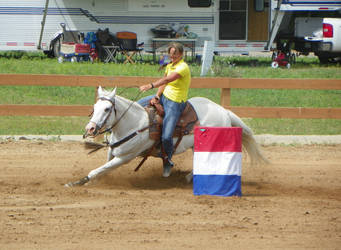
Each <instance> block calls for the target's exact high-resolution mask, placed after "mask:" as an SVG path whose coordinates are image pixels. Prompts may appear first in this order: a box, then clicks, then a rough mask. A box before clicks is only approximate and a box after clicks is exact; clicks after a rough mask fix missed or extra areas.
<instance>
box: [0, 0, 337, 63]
mask: <svg viewBox="0 0 341 250" xmlns="http://www.w3.org/2000/svg"><path fill="white" fill-rule="evenodd" d="M340 10H341V1H336V0H328V1H322V0H318V1H311V0H215V1H214V0H186V1H183V0H172V1H165V0H144V1H140V0H111V1H109V0H89V1H84V0H25V1H24V0H21V1H20V0H18V1H5V0H0V22H1V24H2V31H1V34H0V50H38V49H39V50H43V51H44V52H46V53H48V54H49V55H55V56H58V55H59V51H60V45H61V37H62V34H63V30H62V29H61V28H60V23H65V25H66V29H67V30H70V31H75V32H80V33H82V34H86V33H87V32H96V31H97V30H98V29H102V30H104V29H108V30H109V31H110V32H111V33H113V34H115V33H116V32H120V31H130V32H135V33H136V34H137V39H138V43H144V50H145V51H147V52H148V51H151V50H153V47H152V44H153V43H152V38H153V37H155V36H157V35H158V34H159V33H160V32H161V31H160V30H161V29H160V27H161V28H162V27H163V25H164V26H165V27H166V26H167V27H172V31H174V30H175V31H176V30H177V29H178V28H179V27H180V28H181V29H182V31H181V32H179V33H175V34H174V33H172V34H170V35H171V37H173V36H174V37H175V38H176V37H178V36H179V35H180V36H181V35H186V36H187V35H188V36H190V37H189V38H195V39H196V42H195V51H196V52H197V53H198V52H199V53H201V51H202V49H203V47H204V42H205V41H212V42H213V44H214V51H215V52H216V53H236V54H237V53H238V54H245V53H250V52H261V51H270V50H276V49H279V48H280V47H283V44H288V47H287V48H288V49H289V50H290V51H291V49H296V50H297V51H299V52H302V53H304V54H306V53H308V52H316V54H317V55H318V56H319V58H320V60H321V61H323V60H327V59H328V60H329V58H331V57H334V54H332V55H331V54H329V52H333V53H334V50H335V49H336V48H338V47H337V46H336V45H335V42H334V41H333V42H332V45H331V47H330V48H331V50H330V51H327V50H325V49H327V48H328V43H329V44H330V37H328V38H327V37H323V40H326V42H322V41H317V39H318V37H317V36H310V35H308V36H307V37H310V38H313V39H310V40H309V39H308V38H307V37H301V36H298V35H301V33H300V32H296V27H301V26H300V24H301V20H304V19H302V18H315V17H318V18H323V22H324V23H326V24H327V21H328V20H330V18H334V19H335V20H336V19H339V18H341V16H340ZM311 20H313V19H311ZM295 24H297V25H298V26H295ZM160 25H161V26H160ZM332 25H333V38H334V36H336V35H338V34H339V31H338V30H339V28H340V27H339V26H334V23H333V24H332ZM322 27H323V26H322ZM325 27H326V28H328V27H329V26H325ZM162 31H164V30H162ZM322 34H323V33H322ZM302 39H303V40H302ZM334 40H335V41H336V42H339V38H336V37H335V39H334ZM303 41H304V42H303ZM321 42H322V45H314V44H321ZM307 44H310V45H312V48H315V47H316V46H317V47H321V46H322V48H323V49H324V50H319V51H317V50H314V49H310V50H309V49H307V48H306V47H307ZM302 48H304V50H303V49H302Z"/></svg>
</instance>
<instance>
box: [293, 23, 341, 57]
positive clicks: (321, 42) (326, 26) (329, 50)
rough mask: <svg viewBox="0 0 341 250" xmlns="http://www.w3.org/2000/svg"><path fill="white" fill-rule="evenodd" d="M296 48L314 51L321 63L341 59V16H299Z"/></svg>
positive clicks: (303, 51) (308, 51) (296, 28)
mask: <svg viewBox="0 0 341 250" xmlns="http://www.w3.org/2000/svg"><path fill="white" fill-rule="evenodd" d="M295 50H297V51H299V52H302V53H303V54H308V53H310V52H314V54H315V55H316V56H318V58H319V60H320V62H321V63H329V62H336V61H341V18H322V17H297V18H296V19H295Z"/></svg>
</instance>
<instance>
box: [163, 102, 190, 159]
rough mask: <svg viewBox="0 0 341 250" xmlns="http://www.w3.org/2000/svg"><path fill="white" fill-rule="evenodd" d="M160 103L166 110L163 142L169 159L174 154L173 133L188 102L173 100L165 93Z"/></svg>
mask: <svg viewBox="0 0 341 250" xmlns="http://www.w3.org/2000/svg"><path fill="white" fill-rule="evenodd" d="M160 103H161V104H162V105H163V108H164V110H165V116H164V118H163V125H162V135H161V142H162V145H163V148H164V150H165V153H166V155H167V156H168V159H169V160H170V159H172V156H173V133H174V130H175V126H176V124H177V122H178V120H179V118H180V116H181V114H182V112H183V111H184V109H185V107H186V102H181V103H178V102H173V101H171V100H169V99H168V98H167V97H165V96H164V95H162V96H161V99H160Z"/></svg>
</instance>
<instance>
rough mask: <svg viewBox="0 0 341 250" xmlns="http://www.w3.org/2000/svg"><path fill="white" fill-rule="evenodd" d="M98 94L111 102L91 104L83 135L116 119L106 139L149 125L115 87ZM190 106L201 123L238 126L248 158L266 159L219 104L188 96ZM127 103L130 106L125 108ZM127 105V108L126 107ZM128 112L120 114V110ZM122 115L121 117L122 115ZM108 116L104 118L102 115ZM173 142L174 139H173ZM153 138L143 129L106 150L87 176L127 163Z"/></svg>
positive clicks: (186, 141) (186, 143)
mask: <svg viewBox="0 0 341 250" xmlns="http://www.w3.org/2000/svg"><path fill="white" fill-rule="evenodd" d="M98 97H99V98H101V97H104V98H109V99H110V100H111V101H108V100H103V98H102V99H99V100H98V101H97V103H96V104H95V105H94V114H93V117H92V118H91V120H90V122H89V124H88V125H87V126H86V130H87V134H89V135H91V134H93V133H94V132H95V133H96V132H97V131H96V125H97V127H100V128H101V129H104V128H110V127H111V126H112V125H113V124H115V122H117V120H118V119H120V121H119V122H118V123H116V125H115V126H114V128H113V129H112V133H111V135H110V139H109V142H110V143H115V142H117V141H119V140H121V139H122V138H124V137H126V136H127V135H129V134H131V133H133V132H135V131H138V130H139V129H142V128H144V127H146V126H148V124H149V119H148V115H147V112H146V111H145V110H144V108H143V107H141V106H140V105H139V104H138V103H136V102H134V103H132V101H130V100H127V99H125V98H123V97H120V96H117V95H116V94H115V90H114V91H112V92H106V91H104V90H102V88H101V87H99V89H98ZM112 102H113V103H115V109H116V112H117V113H116V114H115V112H114V107H113V104H112ZM189 102H190V103H191V104H192V105H193V107H194V109H195V111H196V113H197V115H198V118H199V121H200V125H201V126H208V127H231V126H233V127H242V128H243V146H244V147H245V149H246V150H247V152H248V153H249V155H250V156H251V160H256V161H262V160H263V161H266V160H265V158H264V157H263V156H262V154H261V152H260V151H259V149H258V145H257V144H256V142H255V140H254V137H253V135H252V131H251V129H250V128H249V127H247V126H246V124H245V123H244V122H243V121H242V120H241V119H240V118H239V117H237V116H236V115H235V114H234V113H232V112H231V111H229V110H226V109H224V108H223V107H222V106H219V105H218V104H216V103H214V102H212V101H210V100H208V99H206V98H202V97H194V98H191V99H189ZM129 106H130V107H129ZM128 108H129V109H128ZM127 109H128V111H127V112H126V113H125V114H124V115H123V113H124V112H125V111H126V110H127ZM122 115H123V116H122ZM107 116H108V118H106V117H107ZM174 141H176V138H175V139H174ZM193 143H194V136H193V135H187V136H184V137H183V139H182V141H181V143H180V144H179V146H178V148H177V150H176V152H175V154H179V153H182V152H184V151H186V150H187V149H189V148H193ZM153 144H154V141H153V140H151V139H150V138H149V131H148V130H145V131H143V132H141V133H139V134H138V135H137V136H135V137H133V138H132V139H131V140H129V141H127V142H125V143H123V144H122V145H121V146H119V147H117V148H114V149H113V150H111V149H109V152H108V162H106V163H105V164H104V165H102V166H100V167H99V168H96V169H94V170H92V171H91V172H90V173H89V174H88V178H89V179H90V180H91V179H94V178H96V177H97V176H99V175H102V174H104V173H106V172H108V171H109V170H114V169H115V168H117V167H119V166H121V165H122V164H124V163H127V162H129V161H130V160H132V159H134V158H135V157H137V156H139V155H141V154H142V153H143V152H145V151H146V150H148V149H149V148H150V147H152V145H153Z"/></svg>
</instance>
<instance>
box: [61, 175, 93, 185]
mask: <svg viewBox="0 0 341 250" xmlns="http://www.w3.org/2000/svg"><path fill="white" fill-rule="evenodd" d="M89 180H90V179H89V177H88V176H85V177H84V178H82V179H80V180H79V181H75V182H69V183H66V184H65V185H64V186H65V187H74V186H83V185H84V184H85V183H88V182H89Z"/></svg>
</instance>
